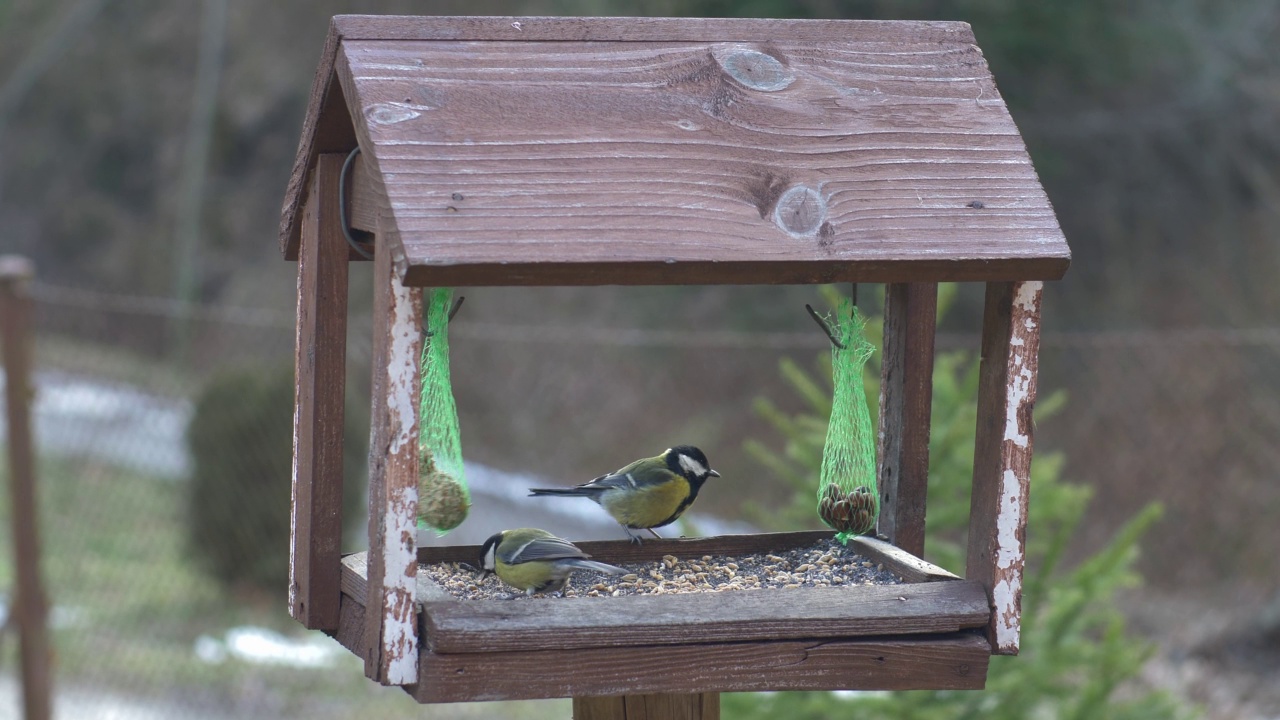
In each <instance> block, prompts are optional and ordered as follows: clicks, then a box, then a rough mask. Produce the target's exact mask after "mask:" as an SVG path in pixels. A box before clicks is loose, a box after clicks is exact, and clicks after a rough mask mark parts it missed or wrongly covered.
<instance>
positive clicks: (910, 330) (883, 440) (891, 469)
mask: <svg viewBox="0 0 1280 720" xmlns="http://www.w3.org/2000/svg"><path fill="white" fill-rule="evenodd" d="M937 315H938V284H937V283H891V284H889V285H887V286H885V297H884V355H883V362H882V363H881V367H880V429H879V433H878V437H877V440H878V443H877V444H878V446H879V447H878V448H877V450H878V451H879V452H877V455H878V456H879V461H880V466H879V473H880V476H879V485H880V488H879V490H880V520H879V524H878V528H877V529H878V531H879V534H881V535H884V536H885V537H887V538H889V542H891V543H893V544H894V545H896V546H898V547H899V548H902V549H903V550H906V551H907V552H909V553H911V554H912V555H915V556H916V557H921V558H922V557H924V518H925V495H926V493H927V491H928V487H929V419H930V417H931V412H932V408H931V405H932V403H933V340H934V330H935V327H936V324H937Z"/></svg>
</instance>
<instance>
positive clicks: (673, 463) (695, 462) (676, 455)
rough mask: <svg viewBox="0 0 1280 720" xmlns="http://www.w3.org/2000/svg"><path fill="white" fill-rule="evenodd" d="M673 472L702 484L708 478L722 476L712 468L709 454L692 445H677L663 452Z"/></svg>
mask: <svg viewBox="0 0 1280 720" xmlns="http://www.w3.org/2000/svg"><path fill="white" fill-rule="evenodd" d="M662 456H663V457H664V458H666V461H667V467H668V468H670V469H671V472H673V473H677V474H680V475H683V476H684V477H685V478H686V479H688V480H689V481H690V482H692V483H695V484H696V485H701V484H702V483H703V482H704V481H706V479H707V478H712V477H720V473H718V472H716V471H715V470H712V469H711V463H709V462H707V456H706V455H705V454H703V452H702V451H701V450H699V449H698V448H696V447H694V446H692V445H676V446H675V447H673V448H669V449H668V450H667V451H666V452H664V453H662Z"/></svg>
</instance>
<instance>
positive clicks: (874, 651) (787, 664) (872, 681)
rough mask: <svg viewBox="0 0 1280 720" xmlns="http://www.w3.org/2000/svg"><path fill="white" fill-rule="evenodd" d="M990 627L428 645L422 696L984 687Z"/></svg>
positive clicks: (461, 698) (418, 693) (457, 698)
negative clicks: (850, 635) (698, 640)
mask: <svg viewBox="0 0 1280 720" xmlns="http://www.w3.org/2000/svg"><path fill="white" fill-rule="evenodd" d="M989 660H990V649H989V647H988V645H987V643H986V640H985V639H984V638H983V637H982V636H981V635H970V634H957V635H947V636H942V637H937V636H921V637H920V638H918V639H917V638H870V639H865V640H834V641H828V640H781V641H774V642H758V643H751V642H739V643H717V644H711V645H660V646H653V647H628V648H619V647H602V648H588V649H583V650H536V651H529V652H501V653H463V654H452V655H437V654H435V653H431V652H424V653H423V655H422V663H421V667H422V673H421V676H420V677H419V681H418V684H417V686H416V687H413V688H407V690H409V691H410V692H411V693H412V694H413V696H414V697H415V698H417V699H418V700H419V701H420V702H465V701H484V700H522V699H535V698H555V697H586V696H596V695H606V696H609V695H625V694H642V693H705V692H750V691H766V690H920V689H943V690H952V689H954V690H977V689H981V688H982V687H983V686H984V685H985V684H986V676H987V664H988V662H989Z"/></svg>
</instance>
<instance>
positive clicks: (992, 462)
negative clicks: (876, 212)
mask: <svg viewBox="0 0 1280 720" xmlns="http://www.w3.org/2000/svg"><path fill="white" fill-rule="evenodd" d="M1041 286H1042V284H1041V283H1039V282H1020V283H989V284H988V285H987V297H986V310H985V313H984V317H983V322H982V363H981V367H980V369H979V381H978V428H977V440H976V443H975V448H974V459H973V498H972V500H971V504H970V507H969V553H968V560H967V563H966V566H967V567H966V571H965V575H966V576H967V577H968V578H969V579H971V580H975V581H978V582H981V583H982V584H983V586H985V587H986V589H987V592H988V594H989V595H990V600H991V605H992V610H991V622H990V624H989V627H988V631H987V632H988V638H989V640H990V642H991V647H992V651H993V652H994V653H996V654H998V655H1016V654H1018V642H1019V631H1020V621H1021V613H1022V571H1023V562H1024V558H1025V545H1026V537H1027V501H1028V495H1029V490H1030V482H1031V450H1032V431H1033V429H1034V422H1033V419H1032V409H1033V408H1034V406H1035V401H1036V371H1037V368H1038V364H1039V359H1038V358H1039V350H1040V298H1041Z"/></svg>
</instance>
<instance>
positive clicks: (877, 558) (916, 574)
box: [849, 535, 960, 583]
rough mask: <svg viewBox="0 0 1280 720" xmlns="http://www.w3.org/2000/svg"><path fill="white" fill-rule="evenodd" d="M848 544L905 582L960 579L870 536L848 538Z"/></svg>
mask: <svg viewBox="0 0 1280 720" xmlns="http://www.w3.org/2000/svg"><path fill="white" fill-rule="evenodd" d="M849 545H850V547H853V548H855V549H856V550H857V551H858V552H859V553H860V554H862V555H863V556H865V557H866V558H867V559H868V560H870V561H871V562H874V563H879V564H881V565H883V566H884V569H885V570H888V571H889V572H891V573H893V574H894V575H897V576H898V577H900V578H902V581H903V582H906V583H923V582H939V581H941V580H959V579H960V577H959V576H958V575H955V574H953V573H950V572H948V571H946V570H944V569H943V568H940V567H938V566H937V565H934V564H933V563H930V562H926V561H924V560H921V559H920V558H918V557H916V556H914V555H912V554H911V553H909V552H907V551H906V550H903V549H902V548H899V547H895V546H893V545H890V544H889V543H887V542H885V541H883V540H878V539H876V538H873V537H870V536H866V535H863V536H861V537H856V538H852V539H850V540H849Z"/></svg>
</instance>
